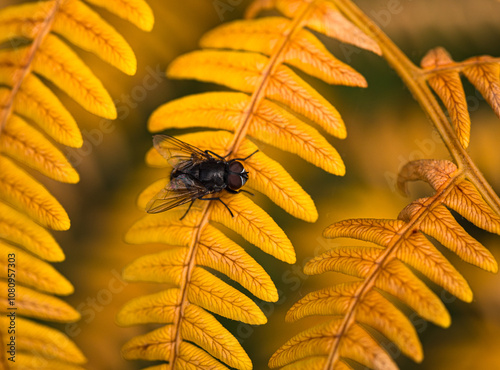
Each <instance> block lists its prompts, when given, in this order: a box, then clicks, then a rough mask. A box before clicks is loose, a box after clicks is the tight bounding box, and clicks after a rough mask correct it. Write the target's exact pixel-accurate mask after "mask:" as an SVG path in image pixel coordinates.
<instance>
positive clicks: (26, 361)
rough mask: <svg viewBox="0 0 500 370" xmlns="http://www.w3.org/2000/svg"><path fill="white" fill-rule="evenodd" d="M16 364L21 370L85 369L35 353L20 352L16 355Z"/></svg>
mask: <svg viewBox="0 0 500 370" xmlns="http://www.w3.org/2000/svg"><path fill="white" fill-rule="evenodd" d="M16 366H18V367H19V368H21V369H23V370H54V369H57V370H85V368H84V367H82V366H78V365H73V364H69V363H67V362H62V361H58V360H55V359H52V358H50V357H48V358H40V357H39V356H37V355H33V354H31V353H30V354H26V353H20V354H18V355H16Z"/></svg>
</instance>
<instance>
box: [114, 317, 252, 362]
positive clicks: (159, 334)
mask: <svg viewBox="0 0 500 370" xmlns="http://www.w3.org/2000/svg"><path fill="white" fill-rule="evenodd" d="M185 334H188V335H189V334H190V332H189V331H188V330H185ZM195 339H197V338H195ZM171 346H172V334H171V326H170V325H167V326H164V327H162V328H160V329H157V330H155V331H152V332H151V333H148V334H146V335H142V336H139V337H135V338H134V339H132V340H130V341H129V342H127V343H126V344H125V345H124V347H123V349H122V354H123V356H124V357H125V358H126V359H136V358H145V357H147V359H148V360H168V359H169V357H170V351H171ZM180 347H181V348H180V351H179V352H180V358H184V361H185V362H186V363H187V364H191V361H193V360H195V359H196V358H200V359H201V360H202V363H203V362H205V363H206V362H207V359H206V358H207V355H206V353H204V352H201V351H199V352H198V351H196V352H194V353H193V349H192V347H193V346H192V345H190V344H189V343H185V342H183V343H182V344H181V346H180ZM238 352H239V353H238V355H239V359H233V358H232V357H230V359H231V360H232V362H233V364H234V365H236V366H238V368H239V369H251V368H252V366H251V362H250V359H249V358H248V356H247V355H246V353H244V352H243V351H242V350H240V351H238ZM203 354H204V355H203ZM186 360H188V361H186ZM238 360H239V361H238ZM194 363H196V361H194ZM171 366H173V364H171ZM179 366H180V367H181V368H182V367H183V366H182V362H181V361H179ZM191 366H193V365H191Z"/></svg>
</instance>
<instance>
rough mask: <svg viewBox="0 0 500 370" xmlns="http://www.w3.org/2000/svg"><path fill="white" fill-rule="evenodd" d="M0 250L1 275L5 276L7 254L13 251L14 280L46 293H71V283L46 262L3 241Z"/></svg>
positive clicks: (0, 243)
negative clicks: (14, 261)
mask: <svg viewBox="0 0 500 370" xmlns="http://www.w3.org/2000/svg"><path fill="white" fill-rule="evenodd" d="M0 252H1V254H0V269H1V270H2V271H4V275H3V276H7V267H8V258H7V256H8V255H9V254H11V253H13V254H15V255H16V282H18V283H20V284H23V285H25V286H28V287H32V288H36V289H38V290H41V291H43V292H47V293H53V294H58V295H68V294H71V293H73V286H72V285H71V283H70V282H69V281H68V280H67V279H66V278H65V277H64V276H62V275H61V274H60V273H59V272H57V270H56V269H54V268H53V267H52V266H51V265H49V264H48V263H46V262H43V261H41V260H40V259H38V258H36V257H34V256H32V255H31V254H29V253H27V252H24V251H23V250H21V249H19V248H16V247H14V246H12V245H10V244H7V243H3V242H0Z"/></svg>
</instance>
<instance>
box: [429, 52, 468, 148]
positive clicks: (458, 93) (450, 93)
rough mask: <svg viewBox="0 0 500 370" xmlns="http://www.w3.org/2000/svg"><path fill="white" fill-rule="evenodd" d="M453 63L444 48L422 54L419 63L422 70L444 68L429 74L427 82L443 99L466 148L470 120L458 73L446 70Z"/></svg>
mask: <svg viewBox="0 0 500 370" xmlns="http://www.w3.org/2000/svg"><path fill="white" fill-rule="evenodd" d="M453 63H454V61H453V59H451V56H450V55H449V54H448V53H447V52H446V50H444V49H443V48H435V49H432V50H430V51H429V52H428V53H427V54H426V55H425V56H424V58H423V59H422V61H421V63H420V65H421V66H422V68H424V70H425V69H430V70H433V69H438V68H444V71H438V72H436V73H433V74H431V75H430V76H429V77H428V78H427V82H428V83H429V85H430V86H431V87H432V89H433V90H434V91H435V92H436V93H437V94H438V95H439V97H440V98H441V100H442V101H443V103H444V105H445V106H446V109H447V110H448V112H449V113H450V119H451V122H452V123H453V125H454V126H455V130H456V132H457V136H458V138H459V140H460V143H461V144H462V146H463V147H464V148H467V147H468V146H469V141H470V125H471V122H470V116H469V111H468V108H467V101H466V98H465V92H464V88H463V86H462V81H460V74H459V73H458V72H457V71H453V70H452V71H447V70H446V66H449V65H451V64H453Z"/></svg>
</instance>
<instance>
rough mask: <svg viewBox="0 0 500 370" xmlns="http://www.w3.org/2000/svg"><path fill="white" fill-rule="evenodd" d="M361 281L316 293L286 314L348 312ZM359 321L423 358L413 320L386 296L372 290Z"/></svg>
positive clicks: (416, 357)
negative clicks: (411, 321)
mask: <svg viewBox="0 0 500 370" xmlns="http://www.w3.org/2000/svg"><path fill="white" fill-rule="evenodd" d="M359 286H360V284H359V283H347V284H338V285H335V286H334V287H331V288H326V289H323V290H319V291H316V292H313V293H309V294H308V295H306V296H305V297H304V298H302V299H301V300H299V301H298V302H297V303H295V304H294V305H293V306H292V308H290V310H289V311H288V313H287V315H286V320H287V321H289V322H290V321H296V320H299V319H301V318H303V317H306V316H311V315H344V314H346V313H347V311H348V309H349V306H350V305H351V304H352V303H353V301H354V298H355V297H356V290H357V289H358V288H359ZM356 316H357V320H358V321H359V322H361V323H364V324H366V325H369V326H371V327H373V328H374V329H376V330H378V331H379V332H381V333H383V334H384V335H385V336H386V337H387V338H388V339H390V340H391V341H393V342H394V343H395V344H397V345H398V347H399V348H401V350H402V352H403V353H404V354H405V355H407V356H409V357H411V358H413V359H414V360H415V361H417V362H420V361H421V360H422V357H423V354H422V346H421V345H420V342H419V340H418V336H417V333H416V331H415V328H414V327H413V325H412V324H411V323H410V321H409V320H408V319H407V318H406V316H405V315H403V314H402V313H401V312H400V311H399V310H398V309H397V308H396V307H394V306H393V305H392V303H390V302H389V301H388V300H387V299H386V298H384V297H383V296H382V295H381V294H380V293H378V292H376V291H370V293H368V294H367V295H366V297H365V298H363V300H362V301H361V302H360V305H359V307H358V308H357V312H356Z"/></svg>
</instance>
